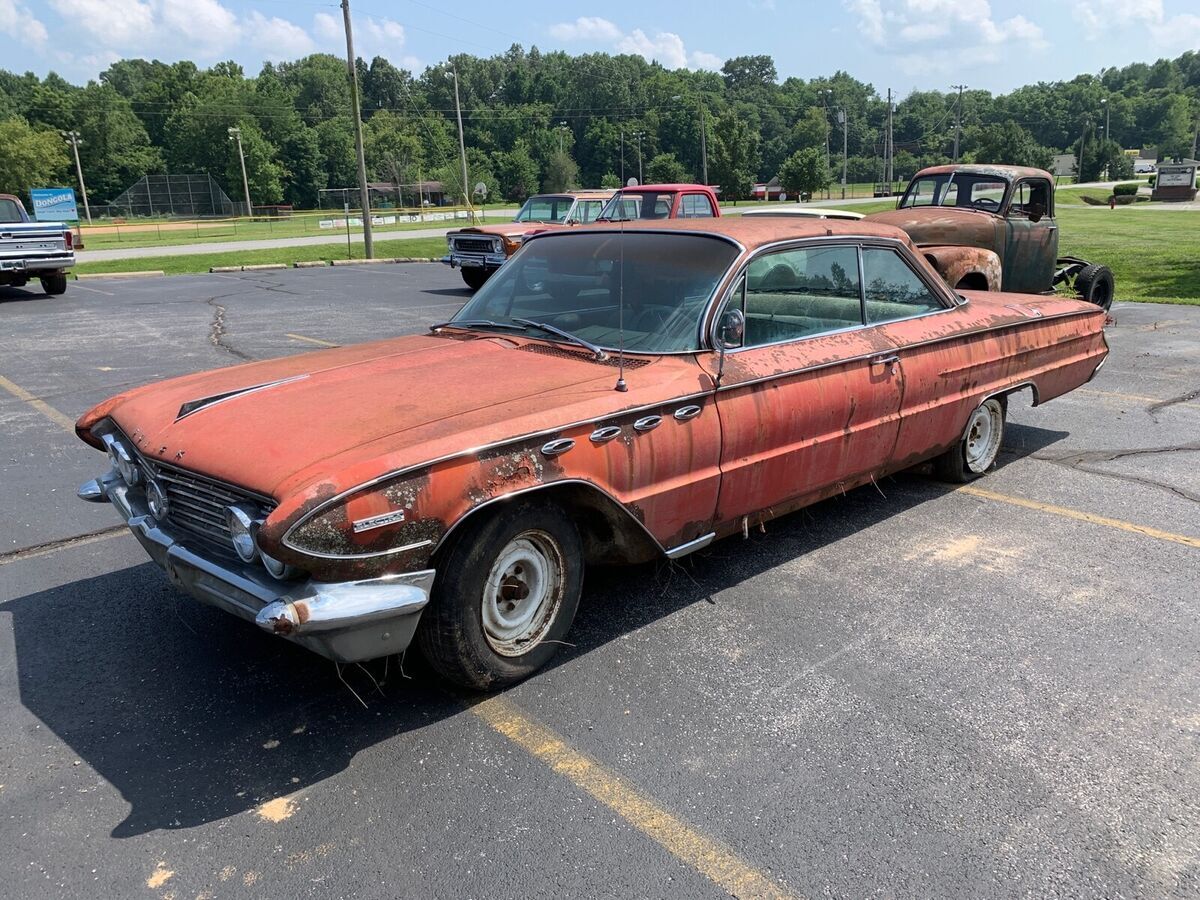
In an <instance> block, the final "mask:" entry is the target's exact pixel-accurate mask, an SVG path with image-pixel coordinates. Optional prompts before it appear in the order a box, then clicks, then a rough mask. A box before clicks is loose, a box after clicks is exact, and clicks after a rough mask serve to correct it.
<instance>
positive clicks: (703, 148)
mask: <svg viewBox="0 0 1200 900" xmlns="http://www.w3.org/2000/svg"><path fill="white" fill-rule="evenodd" d="M707 135H708V115H707V114H706V113H705V111H704V98H703V97H701V98H700V183H701V184H708V136H707ZM1192 155H1193V156H1194V155H1195V151H1194V150H1193V151H1192Z"/></svg>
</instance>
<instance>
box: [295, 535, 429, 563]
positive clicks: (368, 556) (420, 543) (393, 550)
mask: <svg viewBox="0 0 1200 900" xmlns="http://www.w3.org/2000/svg"><path fill="white" fill-rule="evenodd" d="M291 533H292V529H290V528H289V529H288V533H287V534H285V535H284V536H283V542H282V543H283V544H284V546H286V547H289V548H291V549H292V550H295V551H296V552H297V553H303V554H304V555H305V556H311V557H312V558H313V559H376V558H377V557H380V556H392V555H394V554H396V553H407V552H408V551H409V550H420V549H421V548H422V547H428V546H429V545H430V544H432V543H433V539H432V538H429V539H426V540H423V541H416V542H415V543H412V544H404V545H402V546H400V547H391V548H389V549H387V550H377V551H375V552H374V553H322V552H320V551H319V550H307V549H305V548H304V547H298V546H296V545H295V544H293V543H292V542H291V541H289V540H288V537H289V536H290V535H291Z"/></svg>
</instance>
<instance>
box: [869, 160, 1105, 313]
mask: <svg viewBox="0 0 1200 900" xmlns="http://www.w3.org/2000/svg"><path fill="white" fill-rule="evenodd" d="M867 218H868V219H869V220H871V221H875V222H879V223H881V224H886V225H894V226H896V227H898V228H901V229H903V230H904V231H906V232H908V235H909V237H911V238H912V240H913V243H915V244H916V245H917V247H918V248H919V250H920V252H921V253H922V255H924V257H925V258H926V259H927V260H929V262H930V264H932V265H933V267H934V268H935V269H937V271H938V274H940V275H941V276H942V278H944V279H945V280H946V283H947V284H949V285H950V287H952V288H954V289H956V290H981V291H1015V292H1018V293H1025V294H1049V293H1053V292H1054V289H1055V287H1056V286H1057V285H1059V284H1068V285H1070V286H1071V287H1072V288H1073V289H1074V290H1075V292H1076V293H1077V294H1078V295H1079V296H1080V297H1081V298H1082V299H1084V300H1087V301H1089V302H1091V303H1095V304H1096V305H1097V306H1099V307H1101V308H1103V309H1108V308H1109V306H1111V305H1112V300H1113V276H1112V272H1110V271H1109V269H1108V267H1107V266H1102V265H1098V264H1095V263H1089V262H1088V261H1087V260H1083V259H1076V258H1075V257H1069V256H1067V257H1060V256H1059V255H1058V222H1057V220H1056V219H1055V217H1054V178H1053V176H1051V175H1050V173H1049V172H1044V171H1042V170H1041V169H1030V168H1024V167H1020V166H992V165H953V166H933V167H930V168H928V169H922V170H921V171H920V172H918V173H917V174H916V175H915V176H913V179H912V182H911V183H910V184H909V185H908V189H907V190H906V191H905V192H904V195H903V196H902V197H901V198H900V200H899V201H898V202H897V203H896V209H895V210H889V211H887V212H880V213H874V214H873V215H870V216H868V217H867Z"/></svg>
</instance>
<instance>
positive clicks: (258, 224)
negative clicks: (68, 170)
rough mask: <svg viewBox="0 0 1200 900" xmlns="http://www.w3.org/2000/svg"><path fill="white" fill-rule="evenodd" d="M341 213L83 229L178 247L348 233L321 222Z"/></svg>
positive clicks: (104, 240) (110, 238)
mask: <svg viewBox="0 0 1200 900" xmlns="http://www.w3.org/2000/svg"><path fill="white" fill-rule="evenodd" d="M386 212H387V211H386V210H384V211H382V213H381V214H386ZM341 215H342V214H341V213H340V212H339V213H330V214H328V215H325V216H312V215H303V216H293V217H290V218H284V219H265V220H264V219H257V220H249V219H229V220H223V221H220V222H214V223H210V224H208V225H206V224H205V223H204V222H188V223H186V225H187V227H186V228H178V229H177V230H166V229H165V226H167V225H172V226H173V228H175V227H176V226H179V225H183V224H185V223H181V222H175V223H169V222H149V223H147V222H144V221H142V220H135V221H134V222H131V223H130V224H129V225H128V226H125V225H118V226H113V225H109V224H108V223H100V227H104V228H116V229H117V231H115V232H109V233H103V234H101V233H97V232H96V231H94V230H89V229H88V228H86V227H85V228H84V230H83V240H84V248H85V249H87V250H107V249H111V248H115V247H174V246H179V245H180V244H206V243H213V242H218V241H258V240H267V239H270V238H289V237H315V236H317V235H333V236H337V235H342V236H344V235H345V234H346V229H344V228H339V229H330V228H321V226H320V225H319V224H318V223H319V221H320V220H321V219H322V218H323V219H332V218H335V217H340V216H341ZM511 220H512V215H511V214H508V213H504V214H500V213H490V214H488V215H486V217H485V221H487V222H509V221H511ZM467 224H468V222H467V220H466V219H462V220H452V221H445V220H439V221H431V222H405V223H403V224H398V225H376V226H375V228H374V233H375V234H389V233H393V232H404V231H413V230H416V229H422V228H461V227H463V226H464V225H467ZM147 225H153V226H155V227H156V229H157V227H158V226H164V230H161V231H160V230H151V231H143V230H135V229H141V228H145V227H146V226H147ZM350 233H351V234H352V235H361V234H362V229H361V228H351V229H350Z"/></svg>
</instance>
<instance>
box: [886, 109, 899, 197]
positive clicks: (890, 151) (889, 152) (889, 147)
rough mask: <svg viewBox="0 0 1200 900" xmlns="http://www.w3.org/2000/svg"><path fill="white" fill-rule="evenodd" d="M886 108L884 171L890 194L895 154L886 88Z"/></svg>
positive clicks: (893, 175)
mask: <svg viewBox="0 0 1200 900" xmlns="http://www.w3.org/2000/svg"><path fill="white" fill-rule="evenodd" d="M887 103H888V108H887V114H888V116H887V137H886V138H885V139H884V154H885V155H884V172H885V173H886V177H887V183H888V193H887V195H888V196H889V197H890V196H892V186H893V185H894V184H895V182H896V178H895V175H896V173H895V171H894V170H893V168H892V160H893V157H894V154H895V145H894V144H893V143H892V141H893V137H892V89H891V88H888V101H887Z"/></svg>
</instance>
